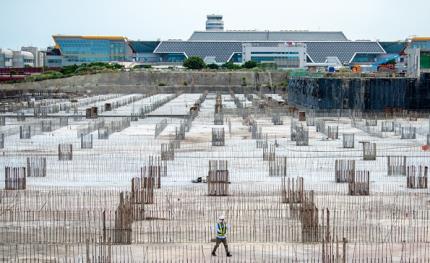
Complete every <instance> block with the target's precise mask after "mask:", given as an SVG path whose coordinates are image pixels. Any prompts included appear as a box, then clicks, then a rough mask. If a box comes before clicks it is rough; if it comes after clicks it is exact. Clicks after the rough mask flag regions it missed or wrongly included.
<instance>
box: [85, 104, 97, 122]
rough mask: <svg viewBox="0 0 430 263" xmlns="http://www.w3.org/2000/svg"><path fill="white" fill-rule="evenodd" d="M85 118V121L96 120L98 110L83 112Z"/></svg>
mask: <svg viewBox="0 0 430 263" xmlns="http://www.w3.org/2000/svg"><path fill="white" fill-rule="evenodd" d="M85 117H86V118H87V119H97V117H98V108H97V107H91V108H87V109H86V110H85Z"/></svg>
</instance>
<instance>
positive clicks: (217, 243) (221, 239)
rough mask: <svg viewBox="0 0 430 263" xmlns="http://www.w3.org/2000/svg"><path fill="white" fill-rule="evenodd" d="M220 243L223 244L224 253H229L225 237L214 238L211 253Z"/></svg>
mask: <svg viewBox="0 0 430 263" xmlns="http://www.w3.org/2000/svg"><path fill="white" fill-rule="evenodd" d="M221 243H222V244H223V245H224V248H225V253H227V254H229V253H230V252H229V251H228V244H227V238H217V239H216V244H215V247H214V249H213V250H212V253H215V252H216V250H217V249H218V247H219V244H221Z"/></svg>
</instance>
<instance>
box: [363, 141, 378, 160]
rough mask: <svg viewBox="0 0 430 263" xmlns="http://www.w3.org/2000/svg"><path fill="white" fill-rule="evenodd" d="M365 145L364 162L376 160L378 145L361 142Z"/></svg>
mask: <svg viewBox="0 0 430 263" xmlns="http://www.w3.org/2000/svg"><path fill="white" fill-rule="evenodd" d="M361 143H362V144H363V160H365V161H374V160H376V143H370V142H361Z"/></svg>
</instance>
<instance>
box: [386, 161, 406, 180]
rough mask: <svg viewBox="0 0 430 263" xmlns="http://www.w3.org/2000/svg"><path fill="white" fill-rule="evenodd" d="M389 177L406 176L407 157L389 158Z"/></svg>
mask: <svg viewBox="0 0 430 263" xmlns="http://www.w3.org/2000/svg"><path fill="white" fill-rule="evenodd" d="M387 172H388V176H395V175H400V176H405V175H406V156H387Z"/></svg>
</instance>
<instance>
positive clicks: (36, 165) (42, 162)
mask: <svg viewBox="0 0 430 263" xmlns="http://www.w3.org/2000/svg"><path fill="white" fill-rule="evenodd" d="M27 177H46V157H27Z"/></svg>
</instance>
